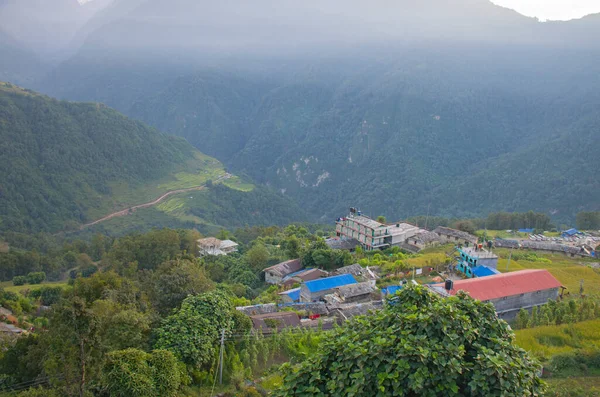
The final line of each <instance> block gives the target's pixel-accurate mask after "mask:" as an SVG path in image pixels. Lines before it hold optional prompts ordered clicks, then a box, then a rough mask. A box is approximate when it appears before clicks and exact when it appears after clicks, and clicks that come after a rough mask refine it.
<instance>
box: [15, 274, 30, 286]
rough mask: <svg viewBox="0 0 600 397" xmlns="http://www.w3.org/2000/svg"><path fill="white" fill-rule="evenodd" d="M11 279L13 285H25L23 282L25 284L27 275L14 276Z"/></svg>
mask: <svg viewBox="0 0 600 397" xmlns="http://www.w3.org/2000/svg"><path fill="white" fill-rule="evenodd" d="M12 281H13V285H25V284H27V277H25V276H15V277H14V278H13V280H12Z"/></svg>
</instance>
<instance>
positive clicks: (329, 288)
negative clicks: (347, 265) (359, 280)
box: [300, 274, 356, 302]
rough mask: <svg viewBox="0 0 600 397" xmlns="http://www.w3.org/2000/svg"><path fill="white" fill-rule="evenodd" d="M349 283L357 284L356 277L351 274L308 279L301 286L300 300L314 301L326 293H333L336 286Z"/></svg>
mask: <svg viewBox="0 0 600 397" xmlns="http://www.w3.org/2000/svg"><path fill="white" fill-rule="evenodd" d="M348 284H356V279H355V278H354V276H352V275H351V274H341V275H339V276H333V277H327V278H322V279H319V280H313V281H307V282H305V283H303V284H302V285H301V286H300V301H301V302H314V301H316V300H319V299H321V298H322V297H324V296H325V295H328V294H331V293H333V292H334V291H335V288H337V287H341V286H343V285H348Z"/></svg>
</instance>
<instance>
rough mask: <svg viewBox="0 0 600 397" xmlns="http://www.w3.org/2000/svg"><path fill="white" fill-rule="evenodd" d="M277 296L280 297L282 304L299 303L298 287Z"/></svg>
mask: <svg viewBox="0 0 600 397" xmlns="http://www.w3.org/2000/svg"><path fill="white" fill-rule="evenodd" d="M277 295H279V296H280V297H281V300H282V301H283V303H296V302H300V287H298V288H294V289H290V290H287V291H283V292H280V293H279V294H277Z"/></svg>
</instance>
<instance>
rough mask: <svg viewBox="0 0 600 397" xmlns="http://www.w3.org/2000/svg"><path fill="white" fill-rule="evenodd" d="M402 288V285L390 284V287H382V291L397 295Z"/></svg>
mask: <svg viewBox="0 0 600 397" xmlns="http://www.w3.org/2000/svg"><path fill="white" fill-rule="evenodd" d="M401 289H402V286H401V285H390V286H389V287H385V288H382V289H381V292H382V293H383V294H384V295H395V294H396V292H398V291H400V290H401Z"/></svg>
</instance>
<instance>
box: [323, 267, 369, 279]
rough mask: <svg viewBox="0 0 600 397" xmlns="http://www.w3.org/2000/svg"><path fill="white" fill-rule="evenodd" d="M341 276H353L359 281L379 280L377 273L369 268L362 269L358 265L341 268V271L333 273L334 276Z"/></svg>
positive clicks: (337, 270)
mask: <svg viewBox="0 0 600 397" xmlns="http://www.w3.org/2000/svg"><path fill="white" fill-rule="evenodd" d="M340 274H351V275H353V276H354V278H356V279H357V280H377V279H378V278H379V275H378V274H377V272H375V271H374V270H372V269H371V268H369V267H368V266H367V267H362V266H361V265H359V264H358V263H355V264H353V265H348V266H344V267H340V268H339V269H336V270H334V271H333V272H331V275H332V276H338V275H340Z"/></svg>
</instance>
